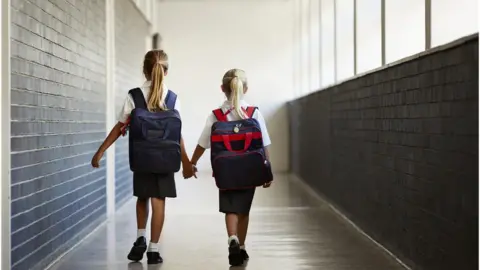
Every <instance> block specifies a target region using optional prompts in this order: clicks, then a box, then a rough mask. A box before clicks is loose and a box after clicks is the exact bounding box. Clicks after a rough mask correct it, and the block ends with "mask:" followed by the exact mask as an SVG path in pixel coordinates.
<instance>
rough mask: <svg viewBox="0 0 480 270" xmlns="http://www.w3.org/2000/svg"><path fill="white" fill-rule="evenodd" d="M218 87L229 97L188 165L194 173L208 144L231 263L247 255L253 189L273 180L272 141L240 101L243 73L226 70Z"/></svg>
mask: <svg viewBox="0 0 480 270" xmlns="http://www.w3.org/2000/svg"><path fill="white" fill-rule="evenodd" d="M221 88H222V91H223V92H224V93H225V96H226V97H227V100H226V101H225V102H224V103H223V105H222V106H221V107H220V108H218V109H216V110H214V111H213V112H212V114H210V115H209V116H208V118H207V122H206V124H205V128H204V129H203V132H202V134H201V136H200V139H199V141H198V145H197V147H196V149H195V151H194V153H193V156H192V159H191V163H192V165H193V166H192V167H193V170H194V171H195V170H196V168H195V166H196V164H197V162H198V160H199V159H200V157H201V156H202V155H203V153H204V152H205V149H208V148H211V155H212V156H211V160H212V169H213V172H214V177H215V179H216V182H217V186H218V187H219V189H220V190H219V204H220V212H222V213H224V214H225V222H226V227H227V233H228V247H229V256H228V258H229V263H230V265H232V266H239V265H242V264H243V263H244V261H246V260H248V259H249V256H248V253H247V251H246V249H245V239H246V237H247V230H248V223H249V213H250V208H251V206H252V201H253V197H254V195H255V189H256V187H257V186H263V187H264V188H268V187H270V185H271V183H272V180H273V176H272V175H271V169H270V163H269V156H268V149H267V146H269V145H270V143H271V142H270V137H269V134H268V131H267V127H266V125H265V120H264V118H263V116H262V114H261V113H260V111H259V110H258V109H257V108H256V107H250V106H249V105H248V104H247V103H246V102H245V101H244V100H243V95H244V94H245V93H246V92H247V90H248V84H247V77H246V75H245V72H244V71H243V70H240V69H232V70H229V71H228V72H226V73H225V75H224V76H223V80H222V86H221Z"/></svg>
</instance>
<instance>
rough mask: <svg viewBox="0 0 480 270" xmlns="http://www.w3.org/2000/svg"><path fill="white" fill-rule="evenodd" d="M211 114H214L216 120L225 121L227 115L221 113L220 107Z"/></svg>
mask: <svg viewBox="0 0 480 270" xmlns="http://www.w3.org/2000/svg"><path fill="white" fill-rule="evenodd" d="M213 115H215V117H216V118H217V120H218V121H220V122H226V121H227V115H226V114H224V113H223V111H222V109H221V108H219V109H216V110H213Z"/></svg>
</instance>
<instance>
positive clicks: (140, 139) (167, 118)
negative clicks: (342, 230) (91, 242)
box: [92, 50, 194, 264]
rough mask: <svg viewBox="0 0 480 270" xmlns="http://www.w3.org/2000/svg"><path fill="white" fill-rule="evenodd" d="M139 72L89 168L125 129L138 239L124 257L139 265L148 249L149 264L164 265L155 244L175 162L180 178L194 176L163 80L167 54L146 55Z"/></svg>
mask: <svg viewBox="0 0 480 270" xmlns="http://www.w3.org/2000/svg"><path fill="white" fill-rule="evenodd" d="M143 73H144V75H145V78H146V80H147V81H146V82H145V83H144V84H143V86H141V87H139V88H135V89H132V90H130V91H129V93H128V95H127V97H126V99H125V102H124V105H123V108H122V109H121V110H120V113H119V115H118V123H117V124H116V125H115V126H114V127H113V128H112V130H111V131H110V134H109V135H108V136H107V138H106V139H105V141H104V142H103V144H102V145H101V146H100V148H99V149H98V151H97V153H96V154H95V155H94V156H93V158H92V166H93V167H95V168H98V167H99V163H100V160H101V158H102V156H103V154H104V152H105V151H106V150H107V149H108V147H110V146H111V145H112V144H113V143H114V142H115V141H116V140H117V139H118V138H119V137H120V136H121V135H122V134H123V135H125V131H126V129H129V156H130V168H131V170H132V171H133V195H134V196H136V197H137V205H136V215H137V238H136V241H135V242H134V244H133V247H132V249H131V251H130V253H129V254H128V259H129V260H132V261H140V260H142V259H143V255H144V253H145V251H147V258H148V263H149V264H157V263H162V262H163V259H162V257H161V256H160V252H159V245H158V241H159V238H160V234H161V232H162V228H163V223H164V218H165V199H166V198H175V197H176V196H177V192H176V187H175V180H174V173H175V172H176V171H178V170H179V168H180V163H182V164H183V176H184V177H185V178H189V177H191V176H192V175H193V174H194V172H193V168H192V166H191V163H190V160H189V159H188V156H187V154H186V153H185V147H184V144H183V139H182V138H181V120H180V114H179V111H180V102H179V100H178V98H177V97H176V94H175V93H173V92H172V91H171V90H169V89H168V88H167V87H166V85H165V81H164V79H165V76H166V75H167V73H168V56H167V54H166V53H165V52H164V51H163V50H152V51H149V52H147V54H146V55H145V59H144V61H143ZM142 121H143V122H142ZM165 126H170V128H164V127H165ZM149 200H150V201H151V205H152V212H153V213H152V220H151V237H150V243H149V245H148V248H147V242H146V235H145V228H146V225H147V220H148V209H149V207H148V201H149Z"/></svg>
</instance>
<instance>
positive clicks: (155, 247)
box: [148, 242, 160, 252]
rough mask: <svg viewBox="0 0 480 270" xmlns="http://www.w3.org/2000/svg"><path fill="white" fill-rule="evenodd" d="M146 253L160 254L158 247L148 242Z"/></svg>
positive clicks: (156, 244)
mask: <svg viewBox="0 0 480 270" xmlns="http://www.w3.org/2000/svg"><path fill="white" fill-rule="evenodd" d="M148 252H160V245H159V244H158V243H152V242H150V244H148Z"/></svg>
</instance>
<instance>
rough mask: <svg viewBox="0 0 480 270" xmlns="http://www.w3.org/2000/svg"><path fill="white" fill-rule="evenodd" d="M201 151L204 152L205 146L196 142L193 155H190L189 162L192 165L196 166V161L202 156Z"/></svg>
mask: <svg viewBox="0 0 480 270" xmlns="http://www.w3.org/2000/svg"><path fill="white" fill-rule="evenodd" d="M203 153H205V148H203V147H201V146H200V145H199V144H197V147H195V151H193V155H192V161H191V162H192V165H193V166H197V162H198V160H199V159H200V158H201V157H202V156H203Z"/></svg>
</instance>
